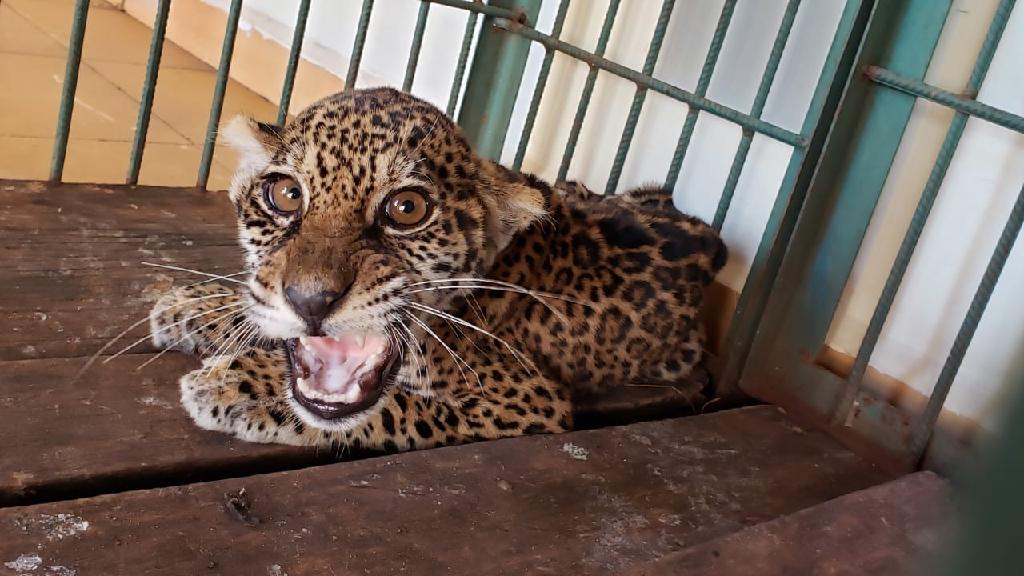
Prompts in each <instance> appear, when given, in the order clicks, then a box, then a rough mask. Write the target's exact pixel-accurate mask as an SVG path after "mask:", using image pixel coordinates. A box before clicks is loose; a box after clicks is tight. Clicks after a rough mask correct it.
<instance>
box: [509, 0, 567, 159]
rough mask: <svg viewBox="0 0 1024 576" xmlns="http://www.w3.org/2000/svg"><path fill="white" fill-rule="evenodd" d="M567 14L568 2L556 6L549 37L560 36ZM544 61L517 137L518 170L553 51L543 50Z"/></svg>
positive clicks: (541, 96) (546, 48)
mask: <svg viewBox="0 0 1024 576" xmlns="http://www.w3.org/2000/svg"><path fill="white" fill-rule="evenodd" d="M568 12H569V0H562V1H561V2H560V3H559V4H558V12H557V13H556V14H555V23H554V25H553V26H552V27H551V37H552V38H558V37H560V36H561V35H562V25H563V24H565V15H566V14H567V13H568ZM544 50H545V52H544V61H543V62H541V65H540V74H538V75H537V85H536V86H535V87H534V88H533V97H532V98H531V99H530V109H529V111H528V112H527V113H526V123H525V124H523V133H522V134H521V135H520V136H519V147H518V148H517V149H516V157H515V160H514V161H513V162H512V167H513V168H515V169H516V170H519V169H520V168H522V167H523V159H524V158H526V148H527V146H529V145H530V136H531V135H532V134H533V124H534V122H536V121H537V111H538V110H539V109H540V100H541V98H543V97H544V86H546V85H547V83H548V75H549V74H550V73H551V62H552V61H553V60H554V59H555V50H554V49H552V48H548V47H545V48H544Z"/></svg>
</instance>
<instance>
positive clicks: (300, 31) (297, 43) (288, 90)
mask: <svg viewBox="0 0 1024 576" xmlns="http://www.w3.org/2000/svg"><path fill="white" fill-rule="evenodd" d="M309 2H310V0H302V2H300V3H299V14H298V16H297V17H296V18H295V32H294V33H292V48H291V51H289V52H288V68H287V69H285V72H284V85H282V86H281V102H280V104H278V108H277V125H278V126H284V123H285V121H287V120H288V107H289V106H291V103H292V88H294V87H295V72H296V71H298V69H299V55H300V54H301V53H302V39H303V38H304V37H305V36H306V21H307V20H308V19H309Z"/></svg>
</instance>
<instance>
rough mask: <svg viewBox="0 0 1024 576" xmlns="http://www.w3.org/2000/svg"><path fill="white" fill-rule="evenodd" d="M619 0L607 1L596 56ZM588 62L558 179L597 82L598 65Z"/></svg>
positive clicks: (566, 165) (608, 33) (564, 171)
mask: <svg viewBox="0 0 1024 576" xmlns="http://www.w3.org/2000/svg"><path fill="white" fill-rule="evenodd" d="M619 1H620V0H611V2H609V3H608V11H607V12H605V14H604V22H603V23H602V24H601V33H600V35H599V36H598V37H597V47H596V48H595V49H594V55H595V56H597V57H598V58H600V57H602V56H604V51H605V49H606V48H607V47H608V39H609V38H610V37H611V35H612V26H614V25H615V16H616V15H617V14H618V12H619ZM589 64H590V71H589V72H587V81H586V83H584V84H583V94H581V95H580V102H579V104H578V105H577V107H576V116H575V117H574V118H573V120H572V128H571V129H570V130H569V141H568V142H566V144H565V152H563V153H562V163H561V165H560V166H559V167H558V178H557V179H558V181H560V182H561V181H564V180H565V176H566V174H568V173H569V164H571V163H572V156H573V154H574V153H575V152H576V143H577V142H579V138H580V130H581V129H582V128H583V120H584V118H585V117H586V116H587V108H589V107H590V98H591V96H592V95H593V93H594V85H595V84H596V83H597V72H598V67H597V66H596V65H595V64H593V63H589Z"/></svg>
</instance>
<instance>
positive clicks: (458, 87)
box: [445, 12, 477, 117]
mask: <svg viewBox="0 0 1024 576" xmlns="http://www.w3.org/2000/svg"><path fill="white" fill-rule="evenodd" d="M476 19H477V13H476V12H470V13H469V15H468V16H467V18H466V30H465V32H463V33H462V47H461V48H460V49H459V60H458V63H457V64H456V65H455V78H453V79H452V89H451V91H450V92H449V93H448V106H447V107H446V108H445V113H446V114H448V116H450V117H451V116H454V115H455V107H456V106H458V104H459V94H460V93H461V92H462V79H463V78H464V77H465V75H466V62H468V61H469V47H470V46H472V45H473V32H475V31H476Z"/></svg>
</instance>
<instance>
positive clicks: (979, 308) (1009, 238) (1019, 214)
mask: <svg viewBox="0 0 1024 576" xmlns="http://www.w3.org/2000/svg"><path fill="white" fill-rule="evenodd" d="M1021 224H1024V187H1021V190H1020V192H1019V193H1018V194H1017V201H1016V202H1014V204H1013V208H1012V209H1011V210H1010V217H1009V218H1008V219H1007V221H1006V224H1005V225H1004V227H1003V231H1002V233H1001V234H1000V235H999V240H998V241H997V242H996V248H995V250H994V251H993V252H992V257H991V258H990V259H989V261H988V266H986V267H985V273H984V274H983V275H982V277H981V282H980V283H979V284H978V289H977V291H976V292H975V293H974V298H972V299H971V305H970V306H969V307H968V309H967V315H966V316H965V317H964V321H963V323H962V324H961V325H960V329H959V330H958V331H957V334H956V339H955V340H954V341H953V346H952V348H950V350H949V355H947V356H946V362H945V363H944V364H943V366H942V372H940V373H939V378H938V380H937V381H936V382H935V388H934V389H932V394H931V396H930V397H929V398H928V405H927V406H925V409H924V412H923V413H922V414H921V417H920V419H919V420H918V422H917V424H916V426H915V427H914V433H913V437H912V438H911V441H910V450H911V452H912V453H913V454H914V455H916V456H917V459H918V460H920V458H921V457H922V456H923V455H924V451H925V448H927V447H928V441H929V440H930V439H931V437H932V431H933V430H934V429H935V422H936V421H938V419H939V413H940V412H941V411H942V405H943V404H944V403H945V402H946V397H947V396H949V390H950V388H952V386H953V380H955V379H956V374H957V372H958V371H959V370H960V365H961V364H962V363H963V360H964V356H965V355H966V354H967V348H968V347H969V346H970V345H971V340H972V339H973V338H974V333H975V332H976V331H977V330H978V324H979V323H980V322H981V317H982V315H983V314H984V313H985V308H986V307H988V301H989V299H990V298H991V297H992V292H994V291H995V287H996V283H997V282H999V276H1000V274H1002V272H1003V268H1004V267H1005V266H1006V260H1007V259H1008V258H1009V257H1010V250H1012V249H1013V245H1014V243H1015V242H1016V240H1017V236H1018V235H1019V234H1020V230H1021Z"/></svg>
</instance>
